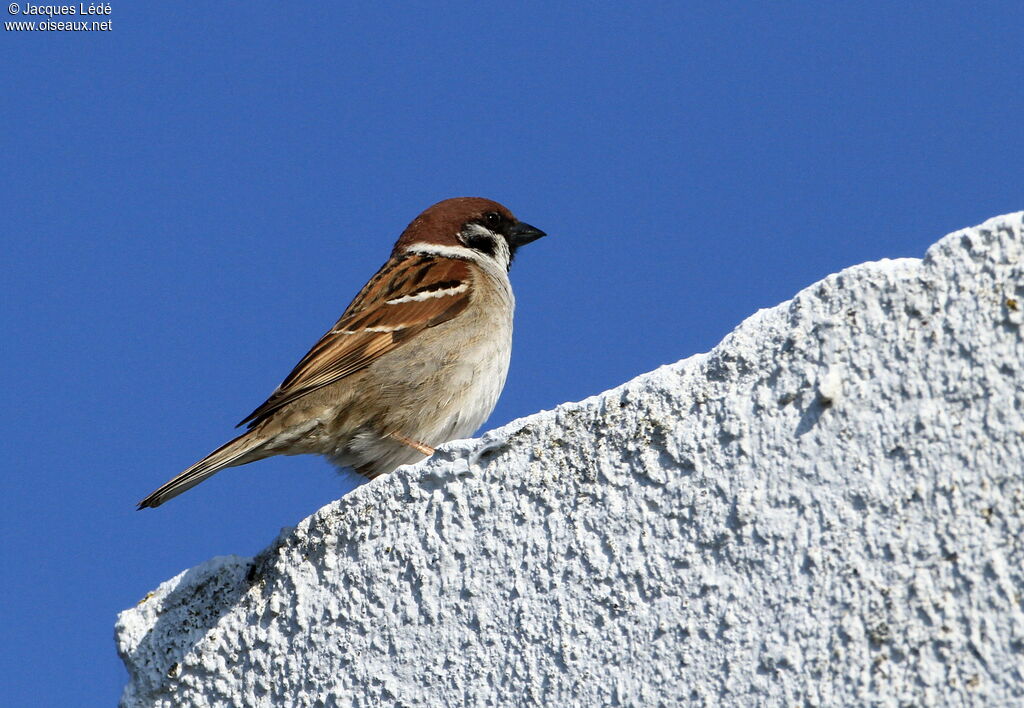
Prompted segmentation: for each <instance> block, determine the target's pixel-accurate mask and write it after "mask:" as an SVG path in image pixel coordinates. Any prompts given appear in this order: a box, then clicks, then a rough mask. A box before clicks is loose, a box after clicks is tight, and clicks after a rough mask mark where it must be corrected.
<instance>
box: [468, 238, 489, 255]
mask: <svg viewBox="0 0 1024 708" xmlns="http://www.w3.org/2000/svg"><path fill="white" fill-rule="evenodd" d="M466 245H467V246H469V247H470V248H472V249H473V250H475V251H480V252H481V253H486V254H487V255H488V256H493V255H494V252H495V250H496V249H495V245H494V239H493V238H492V237H490V236H484V235H482V234H473V235H472V236H470V237H469V238H467V239H466Z"/></svg>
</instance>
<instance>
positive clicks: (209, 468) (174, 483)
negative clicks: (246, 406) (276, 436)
mask: <svg viewBox="0 0 1024 708" xmlns="http://www.w3.org/2000/svg"><path fill="white" fill-rule="evenodd" d="M266 442H268V439H267V437H266V436H264V435H260V434H258V433H257V431H255V430H250V431H249V432H247V433H243V434H242V435H239V436H238V437H237V438H235V439H234V440H232V441H231V442H229V443H226V444H224V445H221V446H220V447H218V448H217V449H216V450H214V451H213V452H211V453H210V454H209V455H207V456H206V457H204V458H203V459H201V460H199V462H197V463H195V464H194V465H192V466H191V467H189V468H188V469H187V470H185V471H184V472H182V473H181V474H179V475H178V476H177V477H175V478H174V479H172V480H171V481H169V482H167V483H166V484H164V485H163V486H162V487H160V488H159V489H157V490H156V491H155V492H153V493H152V494H150V495H149V496H148V497H146V498H145V499H143V500H142V501H140V502H139V509H145V508H147V507H148V508H150V509H155V508H156V507H158V506H160V505H161V504H163V503H164V502H165V501H167V500H168V499H173V498H174V497H176V496H178V495H179V494H181V493H182V492H185V491H188V490H189V489H191V488H192V487H194V486H196V485H197V484H199V483H200V482H202V481H203V480H204V479H207V478H208V477H212V476H213V475H215V474H216V473H218V472H220V471H221V470H222V469H224V468H226V467H235V466H237V465H244V464H246V463H247V462H255V461H256V460H259V459H262V458H263V457H264V455H260V454H258V453H259V450H260V448H261V447H262V446H263V445H264V444H265V443H266Z"/></svg>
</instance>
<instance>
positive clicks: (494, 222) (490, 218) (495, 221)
mask: <svg viewBox="0 0 1024 708" xmlns="http://www.w3.org/2000/svg"><path fill="white" fill-rule="evenodd" d="M484 223H485V224H487V225H488V226H490V227H491V228H494V227H496V226H501V214H499V213H498V212H496V211H492V212H489V213H488V214H486V215H484Z"/></svg>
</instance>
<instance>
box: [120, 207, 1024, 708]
mask: <svg viewBox="0 0 1024 708" xmlns="http://www.w3.org/2000/svg"><path fill="white" fill-rule="evenodd" d="M1022 218H1024V215H1022V214H1019V213H1018V214H1013V215H1009V216H1005V217H999V218H997V219H992V220H990V221H988V222H986V223H985V224H983V225H982V226H979V227H977V228H974V229H966V230H964V231H960V232H957V233H955V234H952V235H950V236H947V237H946V238H944V239H942V240H941V241H940V242H939V243H937V244H936V245H935V246H933V247H932V248H931V249H930V250H929V251H928V254H927V256H926V257H925V258H924V260H922V261H918V260H900V261H886V262H881V263H869V264H865V265H861V266H857V267H855V268H850V269H849V270H846V271H843V272H842V273H839V274H837V275H833V276H830V277H828V278H826V279H825V280H823V281H822V282H820V283H818V284H816V285H813V286H812V287H810V288H808V289H806V290H804V291H803V292H801V293H800V294H799V295H797V296H796V297H795V298H794V299H793V300H792V301H790V302H787V303H783V304H781V305H779V306H778V307H775V308H773V309H771V310H764V311H761V312H759V313H757V314H756V315H754V316H753V317H751V318H750V319H748V320H747V321H745V322H744V323H742V324H741V325H740V326H739V327H737V329H736V330H735V331H734V332H733V333H732V334H731V335H729V336H728V337H727V338H726V339H725V340H724V341H723V342H722V343H721V344H720V345H719V346H717V347H716V348H715V349H714V350H713V351H712V352H710V353H709V354H706V355H700V356H695V357H691V358H690V359H686V360H684V361H681V362H679V363H677V364H673V365H671V366H666V367H664V368H662V369H659V370H658V371H656V372H653V373H651V374H648V375H645V376H641V377H640V378H638V379H636V380H634V381H632V382H630V383H628V384H626V385H624V386H622V387H620V388H618V389H615V390H613V391H609V392H607V393H604V394H602V395H600V396H596V397H594V398H591V399H588V400H586V401H583V402H582V403H573V404H566V405H564V406H561V407H559V408H558V409H557V410H556V411H553V412H544V413H539V414H537V415H534V416H531V417H529V418H525V419H523V420H518V421H515V422H513V423H511V424H509V425H508V426H506V427H504V428H502V429H500V430H496V431H493V432H491V433H488V434H487V435H485V436H484V438H483V439H482V440H476V441H464V442H459V443H453V444H451V445H450V446H448V447H447V448H446V449H445V450H444V451H442V452H439V453H438V454H437V455H436V456H435V457H434V458H433V459H431V460H429V461H427V462H426V463H425V464H422V465H420V466H418V467H415V468H409V469H403V470H400V471H398V472H395V473H394V474H392V475H390V476H388V477H386V478H383V479H380V480H378V481H376V482H374V483H372V484H368V485H366V486H363V487H361V488H359V489H357V490H356V491H354V492H352V493H350V494H349V495H348V496H346V497H345V498H344V499H342V500H340V501H337V502H335V503H333V504H330V505H328V506H326V507H324V508H323V509H321V510H320V511H318V512H317V513H316V514H314V515H313V516H311V517H309V518H308V519H306V520H305V521H304V522H303V523H302V524H300V525H299V527H298V528H296V529H295V530H294V531H292V532H290V533H286V534H283V535H282V537H281V538H280V539H279V540H278V541H277V542H276V543H275V544H274V545H272V546H271V547H270V548H268V549H267V550H266V551H265V552H264V553H263V554H261V555H260V556H258V557H257V558H255V559H242V558H219V559H213V560H211V561H209V562H208V563H206V564H204V565H202V566H200V567H198V568H194V569H192V570H190V571H187V572H186V573H183V574H182V575H179V576H177V577H176V578H174V579H172V580H170V581H168V582H166V583H164V584H163V585H161V586H160V588H159V589H157V590H156V592H155V593H154V594H153V595H152V596H150V597H149V598H148V599H146V600H145V601H144V602H142V603H141V604H140V605H139V606H138V607H135V608H133V609H130V610H127V611H125V612H124V613H122V615H121V616H120V619H119V620H118V624H117V642H118V649H119V651H120V653H121V655H122V657H123V658H124V661H125V663H126V664H127V666H128V669H129V671H130V672H131V681H130V683H129V685H128V686H127V687H126V689H125V693H124V699H123V702H124V704H125V705H129V706H136V705H138V706H142V705H146V706H148V705H160V706H172V705H181V704H189V703H192V704H217V705H268V706H269V705H275V706H277V705H289V706H314V705H317V706H323V705H355V706H382V705H388V706H390V705H410V706H411V705H424V706H427V705H429V706H437V705H465V704H469V705H526V704H535V705H537V704H539V705H547V706H572V705H583V706H604V705H656V704H659V703H670V704H671V703H686V702H692V703H694V704H698V705H700V704H705V705H723V704H724V705H736V706H748V705H754V704H758V703H763V702H767V703H771V704H779V705H781V704H783V703H785V704H786V705H804V704H806V705H838V704H847V705H850V704H864V703H867V702H873V703H877V704H879V705H893V706H896V705H950V704H972V705H1007V704H1011V703H1016V704H1020V703H1021V702H1024V676H1022V670H1024V614H1022V611H1021V607H1022V605H1021V600H1022V598H1021V595H1022V593H1024V571H1022V567H1024V552H1022V518H1024V478H1022V465H1024V462H1022V461H1024V414H1022V407H1024V389H1022V384H1024V374H1022V367H1024V344H1022V339H1021V329H1020V328H1021V324H1022V322H1024V263H1022V260H1024V259H1022V256H1024V234H1022ZM474 455H479V457H478V459H475V458H474Z"/></svg>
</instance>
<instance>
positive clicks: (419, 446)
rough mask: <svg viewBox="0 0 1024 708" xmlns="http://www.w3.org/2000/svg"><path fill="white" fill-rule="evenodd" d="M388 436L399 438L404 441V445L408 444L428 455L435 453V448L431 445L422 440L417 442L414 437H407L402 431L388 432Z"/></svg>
mask: <svg viewBox="0 0 1024 708" xmlns="http://www.w3.org/2000/svg"><path fill="white" fill-rule="evenodd" d="M388 437H389V438H392V439H394V440H397V441H398V442H400V443H402V444H403V445H407V446H409V447H411V448H412V449H413V450H415V451H416V452H420V453H423V454H424V455H428V456H429V455H433V454H434V448H432V447H430V446H429V445H424V444H423V443H421V442H416V441H415V440H413V439H412V438H407V437H405V436H404V435H402V434H401V433H397V432H395V433H388Z"/></svg>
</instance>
